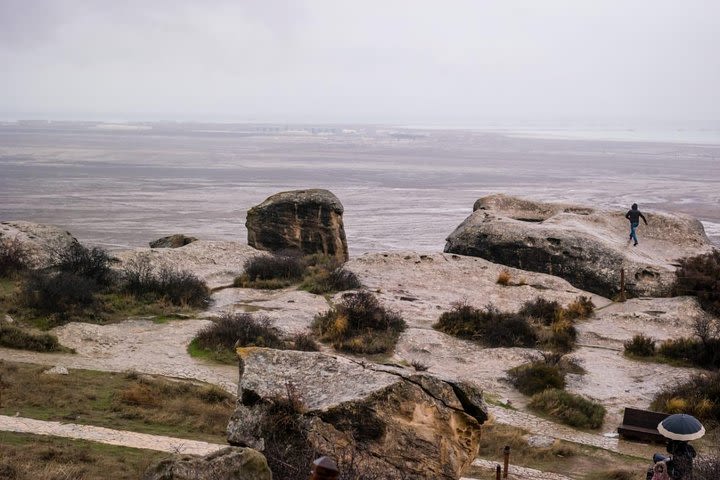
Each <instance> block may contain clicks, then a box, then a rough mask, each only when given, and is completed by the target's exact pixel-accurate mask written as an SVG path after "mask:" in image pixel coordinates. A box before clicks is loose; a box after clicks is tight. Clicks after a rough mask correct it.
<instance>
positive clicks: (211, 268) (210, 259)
mask: <svg viewBox="0 0 720 480" xmlns="http://www.w3.org/2000/svg"><path fill="white" fill-rule="evenodd" d="M142 255H145V256H147V257H148V258H149V259H150V263H151V264H152V265H153V266H156V267H160V266H169V267H174V268H177V269H179V270H190V271H192V272H193V273H194V274H195V275H197V276H198V277H199V278H201V279H202V280H204V281H205V282H207V284H208V286H209V287H210V288H215V287H220V286H223V285H228V284H231V283H232V282H233V279H234V278H235V277H236V276H238V275H240V274H241V273H242V271H243V263H244V262H245V260H247V259H248V258H251V257H253V256H255V255H257V250H255V249H254V248H252V247H249V246H247V245H245V244H242V243H240V242H223V241H209V240H198V241H197V242H192V243H191V244H189V245H186V246H184V247H183V248H137V249H134V250H128V251H124V252H117V253H116V254H115V256H116V257H117V259H118V260H119V262H120V263H119V264H118V266H117V267H118V268H122V266H123V265H125V264H126V263H127V262H128V261H131V260H133V259H136V258H137V257H138V256H142Z"/></svg>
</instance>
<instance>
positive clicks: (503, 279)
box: [496, 270, 512, 287]
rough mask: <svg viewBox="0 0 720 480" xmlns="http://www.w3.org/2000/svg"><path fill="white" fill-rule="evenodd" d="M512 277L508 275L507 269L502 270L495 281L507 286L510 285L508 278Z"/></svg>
mask: <svg viewBox="0 0 720 480" xmlns="http://www.w3.org/2000/svg"><path fill="white" fill-rule="evenodd" d="M511 278H512V275H510V271H509V270H503V271H501V272H500V273H499V274H498V277H497V280H496V283H497V284H498V285H502V286H503V287H507V286H508V285H510V279H511Z"/></svg>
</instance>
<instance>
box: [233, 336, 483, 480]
mask: <svg viewBox="0 0 720 480" xmlns="http://www.w3.org/2000/svg"><path fill="white" fill-rule="evenodd" d="M238 355H239V356H240V358H242V359H243V364H244V369H241V371H242V377H241V380H240V384H239V388H238V398H239V399H240V401H239V402H238V407H237V409H236V411H235V413H234V414H233V416H232V418H231V420H230V424H229V425H228V432H229V435H228V440H229V442H230V443H231V444H235V445H241V446H251V447H255V448H263V446H264V445H263V441H262V437H261V435H260V428H261V427H260V424H262V419H263V416H264V415H266V414H267V412H268V408H269V405H270V404H272V403H273V402H274V401H275V399H277V398H282V397H283V396H285V397H286V396H287V394H288V393H287V392H288V385H292V387H291V389H292V390H293V391H294V394H296V395H297V396H298V397H299V399H300V401H301V402H302V404H303V406H304V411H303V412H302V413H301V416H302V421H301V422H300V424H301V425H303V427H302V428H303V429H304V433H305V434H306V435H307V438H308V439H309V441H310V443H311V444H312V446H313V447H314V448H316V449H317V450H319V451H331V452H336V456H337V457H338V458H340V459H341V461H342V459H343V458H345V459H353V461H354V462H355V463H356V464H357V462H361V463H362V464H363V465H364V468H365V469H367V470H369V471H382V472H384V475H385V476H384V477H383V478H387V479H396V478H397V479H400V478H403V479H408V478H417V479H420V478H442V479H457V478H459V476H460V474H461V472H462V471H463V470H464V469H465V468H466V467H467V466H468V465H470V463H471V462H472V461H473V459H474V457H475V455H476V453H477V449H478V445H479V441H480V424H481V423H482V422H484V421H485V420H486V419H487V409H486V407H485V405H484V403H483V400H482V394H481V392H479V391H478V390H477V389H476V388H474V387H473V386H471V385H470V384H467V383H461V382H453V381H446V380H442V379H440V378H438V377H434V376H430V375H425V374H417V373H414V372H410V371H409V370H404V369H401V368H396V367H392V366H384V365H377V364H370V363H367V364H366V363H363V362H359V361H355V360H352V359H349V358H347V357H341V356H335V355H328V354H324V353H317V352H295V351H279V350H272V349H265V348H240V349H238ZM249 399H252V400H251V401H250V400H249ZM276 441H278V440H277V439H276Z"/></svg>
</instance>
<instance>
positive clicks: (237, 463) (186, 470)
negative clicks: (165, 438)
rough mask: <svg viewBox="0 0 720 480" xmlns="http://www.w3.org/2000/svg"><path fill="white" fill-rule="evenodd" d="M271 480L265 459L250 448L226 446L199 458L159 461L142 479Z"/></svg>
mask: <svg viewBox="0 0 720 480" xmlns="http://www.w3.org/2000/svg"><path fill="white" fill-rule="evenodd" d="M217 479H223V480H272V473H271V472H270V468H269V467H268V464H267V461H266V460H265V457H264V456H263V455H262V454H261V453H260V452H257V451H255V450H252V449H250V448H237V447H228V448H224V449H222V450H219V451H217V452H215V453H211V454H210V455H207V456H205V457H202V458H197V457H178V458H172V459H168V460H162V461H161V462H159V463H158V464H156V465H155V466H153V467H151V468H150V469H148V471H147V472H145V475H144V476H143V480H217Z"/></svg>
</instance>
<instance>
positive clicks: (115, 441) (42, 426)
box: [0, 415, 227, 455]
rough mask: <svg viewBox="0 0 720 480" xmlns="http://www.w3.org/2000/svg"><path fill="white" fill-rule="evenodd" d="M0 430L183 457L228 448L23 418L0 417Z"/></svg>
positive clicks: (205, 443)
mask: <svg viewBox="0 0 720 480" xmlns="http://www.w3.org/2000/svg"><path fill="white" fill-rule="evenodd" d="M0 430H2V431H5V432H16V433H32V434H35V435H50V436H54V437H65V438H73V439H76V440H89V441H91V442H100V443H107V444H110V445H118V446H121V447H131V448H140V449H146V450H157V451H160V452H168V453H178V454H184V455H208V454H210V453H213V452H216V451H218V450H220V449H222V448H225V447H227V445H220V444H216V443H207V442H199V441H196V440H186V439H183V438H174V437H164V436H160V435H149V434H147V433H136V432H127V431H122V430H112V429H109V428H103V427H94V426H92V425H78V424H75V423H60V422H47V421H43V420H34V419H31V418H23V417H8V416H5V415H0Z"/></svg>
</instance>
